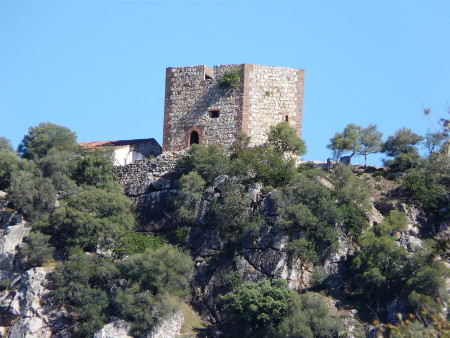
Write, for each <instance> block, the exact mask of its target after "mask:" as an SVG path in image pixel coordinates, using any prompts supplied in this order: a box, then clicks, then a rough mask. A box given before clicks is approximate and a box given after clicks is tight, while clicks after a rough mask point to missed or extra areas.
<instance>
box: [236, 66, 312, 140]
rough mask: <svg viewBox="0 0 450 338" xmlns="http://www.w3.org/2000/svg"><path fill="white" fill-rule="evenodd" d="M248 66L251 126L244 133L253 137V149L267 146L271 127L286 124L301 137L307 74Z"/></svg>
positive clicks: (284, 69) (246, 94) (278, 68)
mask: <svg viewBox="0 0 450 338" xmlns="http://www.w3.org/2000/svg"><path fill="white" fill-rule="evenodd" d="M246 66H249V67H248V69H246V73H245V76H246V78H245V82H246V84H247V83H248V86H247V88H246V90H244V92H245V94H244V102H245V104H246V107H245V108H244V116H245V115H248V125H247V128H246V130H244V131H245V132H246V133H247V134H248V135H249V136H250V137H251V145H258V144H263V143H264V142H266V141H267V135H268V133H269V130H270V127H271V126H273V125H276V124H278V123H280V122H281V121H286V120H288V121H289V123H290V124H291V126H292V127H294V128H296V130H297V132H298V136H299V137H301V128H302V106H303V78H304V71H303V70H301V69H294V68H284V67H269V66H259V65H246ZM246 68H247V67H246Z"/></svg>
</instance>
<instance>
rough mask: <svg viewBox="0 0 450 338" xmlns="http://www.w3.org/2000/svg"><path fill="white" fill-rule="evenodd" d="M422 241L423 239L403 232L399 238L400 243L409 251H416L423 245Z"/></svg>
mask: <svg viewBox="0 0 450 338" xmlns="http://www.w3.org/2000/svg"><path fill="white" fill-rule="evenodd" d="M422 242H423V241H422V240H421V239H419V238H417V237H414V236H410V235H405V234H402V235H401V236H400V238H399V240H398V244H399V245H400V246H402V247H404V248H405V249H406V250H408V251H409V252H414V251H416V250H417V249H418V248H420V247H421V246H422Z"/></svg>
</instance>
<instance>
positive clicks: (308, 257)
mask: <svg viewBox="0 0 450 338" xmlns="http://www.w3.org/2000/svg"><path fill="white" fill-rule="evenodd" d="M286 252H287V253H288V255H289V258H290V260H294V259H297V258H298V259H300V260H301V261H302V262H305V263H311V264H317V263H318V262H319V256H318V255H317V252H316V248H315V247H314V243H312V242H311V241H308V240H307V239H306V238H304V237H302V238H299V239H296V240H294V241H292V242H289V243H288V244H287V245H286Z"/></svg>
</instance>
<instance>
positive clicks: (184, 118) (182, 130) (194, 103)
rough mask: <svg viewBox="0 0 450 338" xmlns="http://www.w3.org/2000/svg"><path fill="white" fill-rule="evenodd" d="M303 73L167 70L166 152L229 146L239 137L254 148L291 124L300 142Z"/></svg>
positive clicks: (240, 68) (254, 68) (250, 68)
mask: <svg viewBox="0 0 450 338" xmlns="http://www.w3.org/2000/svg"><path fill="white" fill-rule="evenodd" d="M303 81H304V70H302V69H293V68H285V67H270V66H261V65H252V64H242V65H220V66H214V68H213V69H211V68H209V67H207V66H203V65H199V66H192V67H170V68H167V70H166V93H165V102H164V131H163V150H164V151H175V150H182V149H186V148H188V147H189V146H190V145H191V144H194V143H198V144H205V145H208V144H213V143H215V144H219V145H221V146H222V147H224V148H228V147H230V146H231V145H232V144H233V142H234V140H235V136H236V133H237V132H240V131H242V132H245V133H246V134H247V135H248V136H250V138H251V141H250V145H251V146H254V145H260V144H263V143H264V142H265V141H266V140H267V135H268V132H269V130H270V127H271V126H273V125H276V124H278V123H280V122H282V121H288V122H289V124H291V125H292V126H293V127H294V128H295V129H296V130H297V132H298V136H299V137H301V132H302V107H303Z"/></svg>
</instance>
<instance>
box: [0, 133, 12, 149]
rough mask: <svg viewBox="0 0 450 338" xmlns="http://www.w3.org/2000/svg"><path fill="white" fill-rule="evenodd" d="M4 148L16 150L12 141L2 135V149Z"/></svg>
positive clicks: (0, 145)
mask: <svg viewBox="0 0 450 338" xmlns="http://www.w3.org/2000/svg"><path fill="white" fill-rule="evenodd" d="M2 150H7V151H9V152H13V151H14V150H13V147H12V145H11V142H10V141H9V140H8V139H7V138H5V137H2V136H0V151H2Z"/></svg>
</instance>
